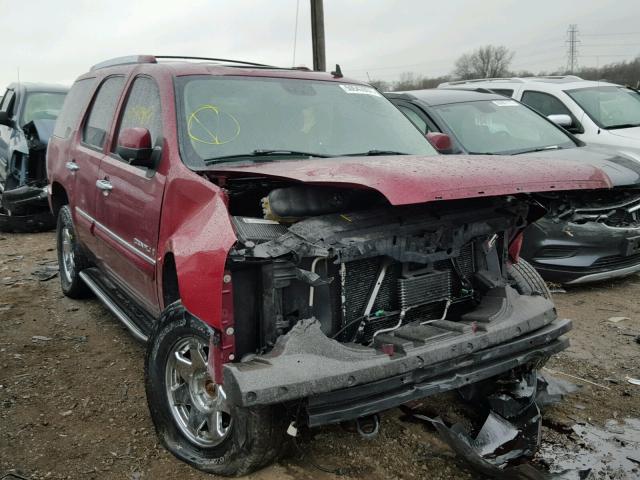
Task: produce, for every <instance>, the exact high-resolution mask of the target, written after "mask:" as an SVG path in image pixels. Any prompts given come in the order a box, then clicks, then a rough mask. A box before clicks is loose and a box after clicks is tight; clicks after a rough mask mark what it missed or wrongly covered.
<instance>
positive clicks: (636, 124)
mask: <svg viewBox="0 0 640 480" xmlns="http://www.w3.org/2000/svg"><path fill="white" fill-rule="evenodd" d="M633 127H640V123H621V124H620V125H610V126H608V127H604V129H605V130H616V129H618V128H633Z"/></svg>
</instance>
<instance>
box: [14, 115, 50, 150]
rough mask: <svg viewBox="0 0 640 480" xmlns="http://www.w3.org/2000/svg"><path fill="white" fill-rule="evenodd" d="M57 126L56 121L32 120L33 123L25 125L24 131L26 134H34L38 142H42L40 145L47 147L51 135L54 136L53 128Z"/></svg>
mask: <svg viewBox="0 0 640 480" xmlns="http://www.w3.org/2000/svg"><path fill="white" fill-rule="evenodd" d="M55 125H56V121H55V120H48V119H45V120H32V121H31V122H29V123H27V124H25V125H24V126H23V127H22V130H23V131H24V132H25V133H28V132H31V133H32V134H33V133H34V134H35V135H36V136H37V138H38V140H40V144H41V145H43V146H46V145H47V143H49V139H50V138H51V135H53V128H54V127H55Z"/></svg>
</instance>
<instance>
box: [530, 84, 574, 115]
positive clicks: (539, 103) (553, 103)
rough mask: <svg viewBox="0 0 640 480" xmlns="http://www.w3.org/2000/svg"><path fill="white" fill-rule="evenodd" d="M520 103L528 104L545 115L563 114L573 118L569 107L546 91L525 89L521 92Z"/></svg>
mask: <svg viewBox="0 0 640 480" xmlns="http://www.w3.org/2000/svg"><path fill="white" fill-rule="evenodd" d="M522 103H524V104H526V105H529V106H530V107H531V108H533V109H534V110H537V111H538V112H540V113H541V114H542V115H544V116H545V117H548V116H549V115H561V114H564V115H569V116H570V117H571V118H573V115H571V112H570V111H569V109H568V108H567V107H565V106H564V104H563V103H562V102H561V101H560V100H558V99H557V98H556V97H554V96H553V95H549V94H548V93H542V92H534V91H532V90H527V91H525V92H524V93H523V94H522Z"/></svg>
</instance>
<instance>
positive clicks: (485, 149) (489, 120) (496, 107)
mask: <svg viewBox="0 0 640 480" xmlns="http://www.w3.org/2000/svg"><path fill="white" fill-rule="evenodd" d="M433 110H435V112H436V113H437V114H438V115H439V116H440V117H441V118H442V120H443V122H444V123H445V125H446V126H447V127H448V128H449V129H450V130H451V132H452V133H453V134H454V136H455V137H456V139H457V140H458V141H459V143H460V144H461V145H462V147H463V148H464V149H465V150H466V151H467V152H469V153H476V154H482V153H484V154H491V155H493V154H515V153H525V152H531V151H536V150H542V149H546V148H570V147H574V146H575V143H574V142H573V140H572V139H571V138H570V137H569V136H568V135H567V134H565V133H564V132H563V131H562V130H561V129H560V128H558V127H556V126H554V125H553V124H551V123H549V122H548V121H546V120H545V119H544V118H542V117H540V116H539V115H538V114H537V113H534V112H532V111H531V110H529V109H528V108H527V107H525V106H523V105H521V104H520V103H518V102H516V101H514V100H482V101H476V102H467V103H453V104H448V105H440V106H435V107H433Z"/></svg>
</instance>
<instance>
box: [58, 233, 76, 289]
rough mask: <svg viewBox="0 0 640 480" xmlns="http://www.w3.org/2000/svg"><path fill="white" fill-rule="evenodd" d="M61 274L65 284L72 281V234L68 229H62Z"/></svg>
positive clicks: (73, 267) (73, 266)
mask: <svg viewBox="0 0 640 480" xmlns="http://www.w3.org/2000/svg"><path fill="white" fill-rule="evenodd" d="M61 237H62V239H61V240H62V265H61V267H62V274H63V275H64V277H65V279H66V280H67V282H69V283H71V282H72V281H73V273H74V269H75V265H74V258H73V234H72V233H71V232H70V231H69V227H63V229H62V235H61Z"/></svg>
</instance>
